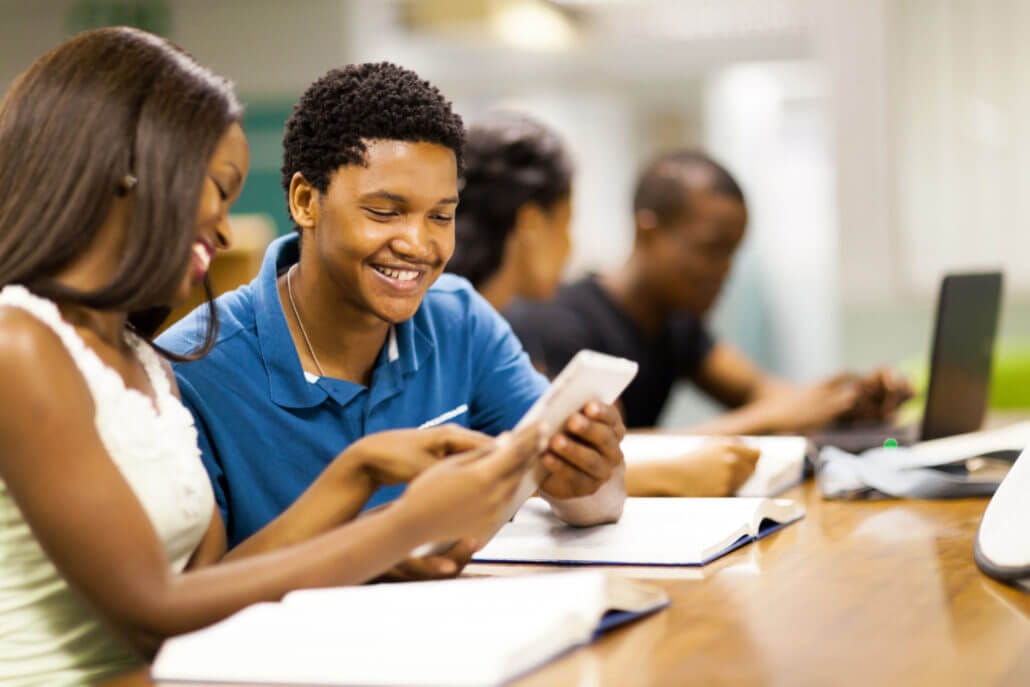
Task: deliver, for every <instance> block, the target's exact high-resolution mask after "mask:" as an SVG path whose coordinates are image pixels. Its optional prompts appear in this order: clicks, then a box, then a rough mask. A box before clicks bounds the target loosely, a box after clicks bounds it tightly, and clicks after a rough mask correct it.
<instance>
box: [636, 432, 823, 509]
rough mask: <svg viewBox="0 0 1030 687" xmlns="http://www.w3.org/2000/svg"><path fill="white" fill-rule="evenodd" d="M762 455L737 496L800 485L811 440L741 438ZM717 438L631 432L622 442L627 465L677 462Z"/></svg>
mask: <svg viewBox="0 0 1030 687" xmlns="http://www.w3.org/2000/svg"><path fill="white" fill-rule="evenodd" d="M738 438H739V439H740V440H741V441H742V442H744V443H745V444H748V445H749V446H753V447H755V448H757V449H759V450H760V451H761V452H762V455H761V456H760V457H759V459H758V463H757V464H756V465H755V472H754V474H752V475H751V477H749V478H748V480H747V481H746V482H744V484H742V485H740V488H739V489H737V493H736V495H737V496H775V495H776V494H779V493H781V492H783V491H785V490H787V489H789V488H790V487H793V486H795V485H797V484H800V483H801V478H802V477H803V476H804V472H805V454H806V453H807V451H808V446H809V444H808V439H807V438H806V437H799V436H764V437H738ZM716 439H718V437H711V436H698V435H676V434H638V433H630V434H627V435H626V438H624V439H623V440H622V453H623V455H624V456H625V457H626V463H628V464H633V463H636V462H645V461H653V460H675V459H678V458H680V457H682V456H683V455H685V454H687V453H690V452H691V451H695V450H697V449H699V448H701V446H702V445H703V444H704V443H706V442H708V441H712V440H716Z"/></svg>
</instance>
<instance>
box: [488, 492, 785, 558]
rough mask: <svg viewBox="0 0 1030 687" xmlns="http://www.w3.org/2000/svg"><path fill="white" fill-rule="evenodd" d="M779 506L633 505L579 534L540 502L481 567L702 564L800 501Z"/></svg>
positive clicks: (746, 501) (521, 515)
mask: <svg viewBox="0 0 1030 687" xmlns="http://www.w3.org/2000/svg"><path fill="white" fill-rule="evenodd" d="M778 502H780V503H782V504H784V505H782V506H779V507H777V506H776V505H775V503H773V502H771V501H769V500H768V499H760V498H723V499H715V498H713V499H699V498H629V499H627V500H626V506H625V509H624V510H623V513H622V518H621V519H620V520H619V522H617V523H614V524H610V525H598V526H595V527H583V528H577V527H570V526H568V525H565V524H564V523H562V522H561V521H560V520H558V519H557V518H555V517H554V516H553V515H551V513H550V509H549V508H548V506H547V503H546V502H544V501H543V500H542V499H538V498H533V499H530V500H529V501H527V502H526V505H525V506H523V507H522V509H521V510H519V512H518V514H517V515H516V516H515V519H514V520H513V521H512V522H510V523H508V524H507V525H505V526H504V527H503V528H502V529H501V531H500V532H499V533H498V535H497V536H496V537H494V539H493V540H491V541H490V542H489V543H488V544H487V545H486V546H485V547H484V548H483V549H482V550H481V551H479V552H478V553H477V554H476V555H475V556H474V560H476V561H483V562H487V561H491V560H493V561H515V562H544V563H546V562H552V563H554V562H577V563H598V564H604V563H608V564H626V565H634V564H635V565H697V564H701V563H703V562H704V561H706V560H708V559H709V558H711V557H713V556H715V555H716V554H718V553H721V552H722V551H725V550H726V549H727V548H729V547H730V546H732V544H733V543H734V542H736V541H737V540H738V539H740V538H741V537H743V536H745V535H748V534H753V533H754V528H755V527H756V526H757V524H758V522H759V520H761V518H762V517H763V515H772V516H774V517H775V516H776V515H781V516H782V515H785V514H787V513H788V512H789V513H791V514H793V513H794V510H793V509H794V507H795V506H794V504H793V502H791V501H783V500H778ZM770 511H775V512H770ZM787 519H791V518H787Z"/></svg>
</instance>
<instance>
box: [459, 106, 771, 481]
mask: <svg viewBox="0 0 1030 687" xmlns="http://www.w3.org/2000/svg"><path fill="white" fill-rule="evenodd" d="M464 158H465V173H464V177H463V182H464V183H463V185H462V189H461V205H460V206H459V207H458V213H457V217H456V219H455V237H456V241H455V250H454V257H452V258H451V261H450V262H449V263H448V264H447V270H448V271H449V272H453V273H455V274H459V275H461V276H463V277H466V278H467V279H468V280H469V281H471V282H472V284H473V286H475V287H476V289H478V290H479V292H480V293H481V294H483V296H484V297H485V298H486V300H487V301H489V303H490V305H492V306H493V307H494V308H496V309H497V310H498V311H502V312H503V311H504V310H505V308H507V307H508V306H509V305H511V304H512V302H513V301H514V300H515V299H516V298H520V299H523V300H527V301H533V302H539V301H545V300H547V299H550V298H552V297H553V296H554V293H555V291H556V290H557V289H558V284H559V282H560V281H561V276H562V272H563V270H564V268H565V263H566V261H567V259H568V257H569V249H570V245H571V240H570V236H569V223H570V220H571V218H572V178H573V173H574V170H573V164H572V160H571V159H570V156H569V153H568V151H567V150H566V148H565V144H564V143H563V142H562V140H561V137H560V136H559V135H558V134H557V133H556V132H554V131H552V130H550V129H549V128H547V127H546V126H544V125H543V124H542V123H540V122H538V121H536V120H535V119H533V118H531V117H528V116H526V115H524V114H520V113H515V112H504V111H498V112H494V113H491V114H489V115H488V116H486V117H485V118H483V119H481V120H480V121H478V122H475V123H474V124H472V125H470V126H469V129H468V134H467V136H466V140H465V149H464ZM550 326H551V327H552V328H553V329H556V330H560V329H561V328H562V326H563V323H562V321H560V320H555V321H552V322H551V323H550ZM537 341H538V340H537V339H536V338H535V337H528V338H526V339H523V344H524V345H525V346H526V350H527V351H528V352H529V354H530V356H531V357H532V358H533V361H534V363H535V364H537V365H538V366H539V367H543V368H544V370H545V372H547V373H549V374H552V375H554V374H557V373H558V372H559V371H560V369H561V368H560V367H555V368H552V369H546V366H545V355H544V351H543V350H541V349H540V348H539V347H538V346H536V345H535V344H536V343H537ZM757 458H758V452H757V451H756V450H755V449H753V448H750V447H747V446H744V445H742V444H740V443H736V442H730V441H722V440H718V441H713V442H711V444H709V445H707V446H705V447H704V448H702V449H700V450H698V451H695V452H693V453H689V454H687V455H685V456H683V457H682V459H681V460H679V461H675V462H671V461H662V462H658V463H654V464H639V463H638V464H631V465H628V466H627V472H626V488H627V491H628V493H629V495H630V496H727V495H730V494H732V493H734V492H735V491H736V489H737V487H739V486H740V485H741V484H743V482H744V481H745V480H747V478H748V477H749V476H750V475H751V473H752V472H753V471H754V466H755V461H756V460H757Z"/></svg>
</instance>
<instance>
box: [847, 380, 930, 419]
mask: <svg viewBox="0 0 1030 687" xmlns="http://www.w3.org/2000/svg"><path fill="white" fill-rule="evenodd" d="M912 395H913V392H912V385H911V384H910V383H909V381H908V380H907V379H905V377H903V376H902V375H900V374H898V372H896V371H895V370H892V369H891V368H888V367H881V368H879V369H876V370H873V372H871V373H870V374H869V375H867V376H865V377H863V378H861V379H859V395H858V398H857V399H856V400H855V404H854V406H853V407H852V408H851V410H850V411H848V412H847V413H845V414H843V415H842V416H841V417H840V418H839V419H840V420H842V421H844V422H863V421H873V422H875V421H884V420H890V419H891V418H892V417H894V413H895V412H897V410H898V407H899V406H900V405H901V404H902V403H904V402H905V401H907V400H909V399H910V398H912Z"/></svg>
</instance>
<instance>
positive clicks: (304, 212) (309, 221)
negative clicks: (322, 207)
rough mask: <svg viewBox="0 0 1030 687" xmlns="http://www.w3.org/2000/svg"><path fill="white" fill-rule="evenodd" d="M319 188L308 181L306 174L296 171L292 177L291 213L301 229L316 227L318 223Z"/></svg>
mask: <svg viewBox="0 0 1030 687" xmlns="http://www.w3.org/2000/svg"><path fill="white" fill-rule="evenodd" d="M320 197H321V194H320V193H319V191H318V189H316V188H315V187H314V186H312V185H311V184H310V183H308V180H307V179H305V178H304V175H303V174H301V173H300V172H294V174H293V178H292V179H290V195H289V198H290V215H291V216H292V217H293V221H294V222H296V223H297V226H298V227H300V228H301V229H314V228H315V227H316V226H317V225H318V209H319V208H318V202H319V199H320Z"/></svg>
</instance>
